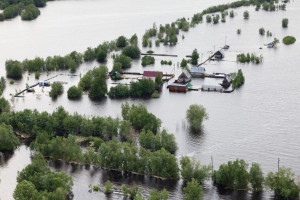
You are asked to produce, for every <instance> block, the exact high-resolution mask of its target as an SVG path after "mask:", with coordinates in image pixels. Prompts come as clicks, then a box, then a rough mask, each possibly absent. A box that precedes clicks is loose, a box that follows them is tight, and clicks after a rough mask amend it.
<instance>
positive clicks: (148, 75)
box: [143, 71, 163, 81]
mask: <svg viewBox="0 0 300 200" xmlns="http://www.w3.org/2000/svg"><path fill="white" fill-rule="evenodd" d="M157 73H160V75H161V77H163V73H162V72H159V71H144V73H143V78H151V79H152V80H153V81H155V78H156V75H157Z"/></svg>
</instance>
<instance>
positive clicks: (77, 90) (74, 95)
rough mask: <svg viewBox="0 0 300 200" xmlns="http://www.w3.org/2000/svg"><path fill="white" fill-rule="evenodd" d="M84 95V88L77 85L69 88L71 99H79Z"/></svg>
mask: <svg viewBox="0 0 300 200" xmlns="http://www.w3.org/2000/svg"><path fill="white" fill-rule="evenodd" d="M81 96H82V88H81V87H76V86H75V85H74V86H72V87H70V88H69V89H68V98H69V99H79V98H81Z"/></svg>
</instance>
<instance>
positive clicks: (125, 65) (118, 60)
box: [114, 54, 132, 71]
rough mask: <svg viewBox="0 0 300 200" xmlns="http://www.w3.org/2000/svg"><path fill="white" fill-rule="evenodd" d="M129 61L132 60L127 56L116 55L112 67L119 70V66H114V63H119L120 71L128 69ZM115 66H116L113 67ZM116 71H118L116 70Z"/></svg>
mask: <svg viewBox="0 0 300 200" xmlns="http://www.w3.org/2000/svg"><path fill="white" fill-rule="evenodd" d="M131 61H132V59H131V58H130V57H128V56H125V55H124V54H120V55H117V56H116V57H115V59H114V67H115V68H116V69H118V68H119V66H118V65H119V64H116V63H120V64H121V69H122V70H123V69H127V68H130V67H131ZM115 64H116V66H115ZM116 71H118V70H116Z"/></svg>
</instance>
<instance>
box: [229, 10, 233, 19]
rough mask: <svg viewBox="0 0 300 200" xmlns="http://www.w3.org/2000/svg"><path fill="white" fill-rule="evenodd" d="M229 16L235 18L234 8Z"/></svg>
mask: <svg viewBox="0 0 300 200" xmlns="http://www.w3.org/2000/svg"><path fill="white" fill-rule="evenodd" d="M229 16H230V17H231V18H233V17H234V11H233V10H232V11H230V13H229Z"/></svg>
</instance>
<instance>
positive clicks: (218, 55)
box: [214, 50, 225, 59]
mask: <svg viewBox="0 0 300 200" xmlns="http://www.w3.org/2000/svg"><path fill="white" fill-rule="evenodd" d="M214 56H215V58H216V59H223V58H224V57H225V54H224V52H223V51H222V50H219V51H217V52H216V53H215V54H214Z"/></svg>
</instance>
